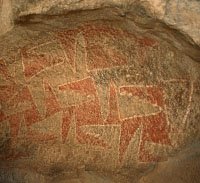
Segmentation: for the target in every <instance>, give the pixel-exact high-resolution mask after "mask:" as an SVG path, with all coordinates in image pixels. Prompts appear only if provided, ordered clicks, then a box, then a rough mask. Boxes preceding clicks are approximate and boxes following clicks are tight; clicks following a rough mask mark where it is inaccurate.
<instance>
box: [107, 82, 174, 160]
mask: <svg viewBox="0 0 200 183" xmlns="http://www.w3.org/2000/svg"><path fill="white" fill-rule="evenodd" d="M124 91H126V92H127V93H129V94H130V93H131V94H132V96H137V97H139V98H141V99H145V100H149V101H151V103H152V104H156V105H158V106H160V107H163V93H162V89H161V88H157V87H134V86H133V87H121V88H120V93H121V92H124ZM109 104H110V113H109V115H108V118H107V123H108V124H120V125H121V138H120V148H119V153H120V154H119V158H120V161H121V162H122V160H123V157H124V154H125V152H126V150H127V148H128V146H129V143H130V141H131V139H132V137H133V135H134V133H135V132H136V130H137V129H138V128H139V126H140V125H142V134H141V143H140V147H139V160H140V161H142V162H149V161H161V160H162V158H161V157H155V156H154V155H153V154H150V153H149V152H148V150H146V149H145V143H146V142H153V143H159V144H166V145H171V143H170V139H169V137H168V130H169V128H168V125H167V121H166V116H165V113H164V111H161V112H160V113H158V114H152V115H150V116H141V117H134V116H133V117H129V118H128V119H120V114H119V106H118V103H117V91H116V89H115V86H114V84H113V83H111V86H110V101H109Z"/></svg>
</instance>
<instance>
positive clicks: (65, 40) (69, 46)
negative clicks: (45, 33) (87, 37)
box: [55, 30, 78, 70]
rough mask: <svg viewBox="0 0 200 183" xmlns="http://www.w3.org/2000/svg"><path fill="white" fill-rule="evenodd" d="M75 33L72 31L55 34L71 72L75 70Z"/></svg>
mask: <svg viewBox="0 0 200 183" xmlns="http://www.w3.org/2000/svg"><path fill="white" fill-rule="evenodd" d="M77 33H78V32H76V31H75V30H73V31H70V30H68V31H60V32H57V33H56V34H55V36H56V38H57V39H58V40H59V41H60V43H61V45H62V47H63V48H64V50H65V53H66V54H67V55H66V56H67V57H68V61H69V65H70V67H71V68H72V70H75V55H76V54H75V50H76V36H77Z"/></svg>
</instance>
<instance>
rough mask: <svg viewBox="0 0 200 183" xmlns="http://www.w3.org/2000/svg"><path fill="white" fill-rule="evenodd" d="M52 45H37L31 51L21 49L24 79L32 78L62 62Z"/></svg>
mask: <svg viewBox="0 0 200 183" xmlns="http://www.w3.org/2000/svg"><path fill="white" fill-rule="evenodd" d="M57 50H58V48H56V47H55V45H54V43H53V42H51V43H47V44H42V45H39V46H38V47H35V48H32V49H29V50H27V49H25V48H23V49H21V53H22V60H23V65H24V75H25V77H26V79H30V78H32V77H34V76H35V75H36V74H38V73H40V72H42V71H43V70H45V69H47V68H49V67H52V66H55V65H57V64H60V63H63V62H64V56H63V54H62V53H60V52H59V51H57Z"/></svg>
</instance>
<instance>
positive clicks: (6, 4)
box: [0, 0, 13, 36]
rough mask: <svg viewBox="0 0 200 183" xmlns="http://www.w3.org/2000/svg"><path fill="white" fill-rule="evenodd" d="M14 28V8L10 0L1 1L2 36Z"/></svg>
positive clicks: (0, 30) (0, 26)
mask: <svg viewBox="0 0 200 183" xmlns="http://www.w3.org/2000/svg"><path fill="white" fill-rule="evenodd" d="M12 27H13V15H12V6H11V2H10V0H6V1H3V0H0V36H1V35H2V34H5V33H6V32H8V31H9V30H11V29H12Z"/></svg>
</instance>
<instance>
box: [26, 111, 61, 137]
mask: <svg viewBox="0 0 200 183" xmlns="http://www.w3.org/2000/svg"><path fill="white" fill-rule="evenodd" d="M62 116H63V112H58V113H56V114H54V115H52V116H50V117H47V118H45V119H44V120H42V121H39V122H37V123H35V124H33V125H31V126H30V130H32V131H35V132H37V133H39V134H43V135H53V136H55V137H58V138H59V139H60V140H61V137H62Z"/></svg>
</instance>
